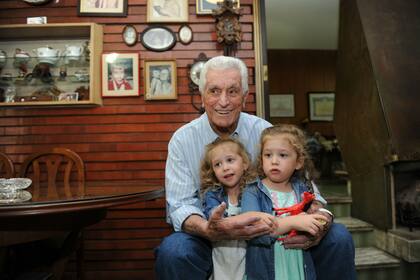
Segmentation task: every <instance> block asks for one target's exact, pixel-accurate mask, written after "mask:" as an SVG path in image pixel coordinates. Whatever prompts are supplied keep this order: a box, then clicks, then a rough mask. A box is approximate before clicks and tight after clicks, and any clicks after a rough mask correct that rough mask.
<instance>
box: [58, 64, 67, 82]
mask: <svg viewBox="0 0 420 280" xmlns="http://www.w3.org/2000/svg"><path fill="white" fill-rule="evenodd" d="M59 75H60V77H59V78H58V79H59V80H60V81H64V80H66V77H67V67H66V66H65V65H62V66H60V72H59Z"/></svg>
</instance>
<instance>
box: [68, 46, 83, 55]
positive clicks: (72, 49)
mask: <svg viewBox="0 0 420 280" xmlns="http://www.w3.org/2000/svg"><path fill="white" fill-rule="evenodd" d="M82 53H83V47H82V46H75V45H73V46H72V45H66V50H65V51H64V56H67V57H78V56H81V55H82Z"/></svg>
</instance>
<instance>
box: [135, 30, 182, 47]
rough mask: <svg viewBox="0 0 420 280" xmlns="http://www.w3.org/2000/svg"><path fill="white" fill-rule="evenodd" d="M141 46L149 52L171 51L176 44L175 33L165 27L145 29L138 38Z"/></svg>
mask: <svg viewBox="0 0 420 280" xmlns="http://www.w3.org/2000/svg"><path fill="white" fill-rule="evenodd" d="M140 41H141V43H142V45H143V46H144V47H145V48H146V49H148V50H151V51H155V52H164V51H168V50H170V49H172V48H173V47H174V46H175V43H176V36H175V33H174V32H173V31H172V30H171V29H169V28H168V27H166V26H161V25H153V26H149V27H147V28H146V29H145V30H144V31H143V32H142V33H141V37H140Z"/></svg>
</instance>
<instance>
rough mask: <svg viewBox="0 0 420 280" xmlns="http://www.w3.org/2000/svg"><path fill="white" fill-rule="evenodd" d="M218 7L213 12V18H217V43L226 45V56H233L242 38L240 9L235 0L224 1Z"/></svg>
mask: <svg viewBox="0 0 420 280" xmlns="http://www.w3.org/2000/svg"><path fill="white" fill-rule="evenodd" d="M217 5H218V8H216V9H214V10H213V16H214V17H215V18H216V35H217V42H218V43H220V44H222V45H224V46H223V48H224V55H226V56H233V53H234V52H235V51H236V47H237V44H238V43H239V42H240V41H241V37H242V31H241V24H240V22H239V18H240V16H241V12H240V8H238V3H237V2H236V1H234V0H223V2H218V3H217Z"/></svg>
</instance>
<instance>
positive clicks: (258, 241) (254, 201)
mask: <svg viewBox="0 0 420 280" xmlns="http://www.w3.org/2000/svg"><path fill="white" fill-rule="evenodd" d="M258 191H259V190H257V188H256V187H247V188H246V189H245V190H244V192H243V194H242V201H241V207H242V213H245V212H249V211H257V212H263V211H262V209H261V206H260V203H259V199H258ZM274 241H275V238H273V237H271V236H270V235H268V234H266V235H262V236H258V237H255V238H253V239H251V240H249V241H248V245H264V246H270V245H271V244H272V243H273V242H274Z"/></svg>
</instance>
